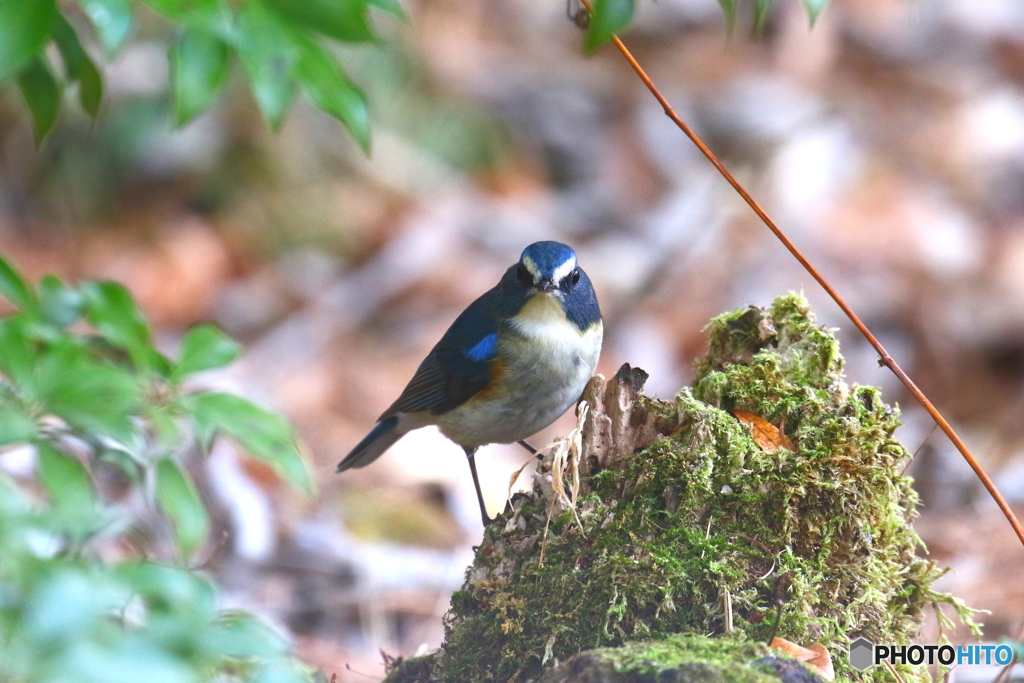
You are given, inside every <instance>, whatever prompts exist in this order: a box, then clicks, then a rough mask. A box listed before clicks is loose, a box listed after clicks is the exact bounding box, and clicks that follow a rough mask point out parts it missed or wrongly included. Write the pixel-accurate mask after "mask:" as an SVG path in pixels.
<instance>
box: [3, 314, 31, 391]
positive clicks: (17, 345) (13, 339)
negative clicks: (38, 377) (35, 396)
mask: <svg viewBox="0 0 1024 683" xmlns="http://www.w3.org/2000/svg"><path fill="white" fill-rule="evenodd" d="M26 327H27V323H26V321H25V320H24V319H23V318H15V317H11V318H6V319H0V349H3V353H0V371H2V372H3V373H4V375H6V376H7V378H8V379H10V380H11V381H12V382H14V384H15V385H16V387H17V388H18V389H19V390H20V391H22V392H24V393H26V394H31V393H32V392H33V391H34V389H35V373H34V369H35V367H36V351H35V348H34V345H33V343H32V341H31V340H30V339H29V337H28V334H26Z"/></svg>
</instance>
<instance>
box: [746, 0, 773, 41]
mask: <svg viewBox="0 0 1024 683" xmlns="http://www.w3.org/2000/svg"><path fill="white" fill-rule="evenodd" d="M771 9H772V0H757V2H756V3H755V5H754V25H753V27H752V28H751V31H752V33H753V34H754V35H755V36H758V35H761V32H762V31H764V24H765V22H766V21H768V13H769V12H770V11H771Z"/></svg>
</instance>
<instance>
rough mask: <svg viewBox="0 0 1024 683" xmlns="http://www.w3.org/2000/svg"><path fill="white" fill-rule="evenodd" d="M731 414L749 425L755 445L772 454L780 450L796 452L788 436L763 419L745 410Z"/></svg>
mask: <svg viewBox="0 0 1024 683" xmlns="http://www.w3.org/2000/svg"><path fill="white" fill-rule="evenodd" d="M732 414H733V415H735V416H736V419H738V420H739V421H740V422H743V423H745V424H748V425H750V432H751V434H752V435H753V437H754V441H756V442H757V445H758V446H760V447H761V448H762V450H765V451H767V452H769V453H774V452H775V451H777V450H779V449H780V448H785V449H787V450H790V451H793V452H794V453H795V452H796V446H795V445H794V444H793V442H792V440H790V438H789V437H788V436H786V435H785V434H783V433H782V430H781V429H779V428H778V427H776V426H775V425H773V424H772V423H771V422H769V421H768V420H766V419H764V418H763V417H758V416H757V415H754V414H753V413H749V412H747V411H746V410H734V411H732Z"/></svg>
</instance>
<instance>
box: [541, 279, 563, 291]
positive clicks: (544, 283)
mask: <svg viewBox="0 0 1024 683" xmlns="http://www.w3.org/2000/svg"><path fill="white" fill-rule="evenodd" d="M537 289H538V290H539V291H541V292H553V291H555V290H556V289H558V287H556V286H555V283H554V282H552V281H551V280H550V279H548V278H544V279H543V280H541V281H540V282H539V283H537Z"/></svg>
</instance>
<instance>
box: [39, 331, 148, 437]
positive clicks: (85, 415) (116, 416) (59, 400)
mask: <svg viewBox="0 0 1024 683" xmlns="http://www.w3.org/2000/svg"><path fill="white" fill-rule="evenodd" d="M32 383H33V387H32V393H33V396H34V398H36V400H38V401H40V402H41V403H42V404H43V408H44V409H45V410H46V411H47V412H50V413H52V414H54V415H57V416H58V417H61V418H63V419H64V420H65V421H66V422H67V423H68V424H70V425H72V426H74V427H77V428H80V429H82V430H84V431H86V432H93V433H96V432H98V433H100V434H104V435H107V436H110V437H111V438H113V439H115V440H118V441H120V442H121V443H125V444H127V443H130V442H131V440H132V436H133V435H134V434H135V429H134V428H133V427H132V424H131V419H130V416H131V415H134V414H136V412H137V403H138V402H139V400H140V398H139V397H140V394H141V389H142V385H141V383H140V382H139V379H138V378H137V377H135V376H134V375H133V374H132V373H130V372H128V371H126V370H123V369H121V368H119V367H116V366H113V365H109V364H106V363H100V362H97V361H96V360H94V359H93V358H92V357H90V356H89V354H88V353H87V352H86V351H85V349H83V348H81V347H80V346H78V345H77V344H76V340H74V339H71V338H65V339H63V340H60V341H58V342H56V343H54V344H53V345H52V347H51V348H48V349H47V350H46V351H45V352H42V353H40V354H39V356H38V359H37V360H36V363H35V367H34V373H33V377H32Z"/></svg>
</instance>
